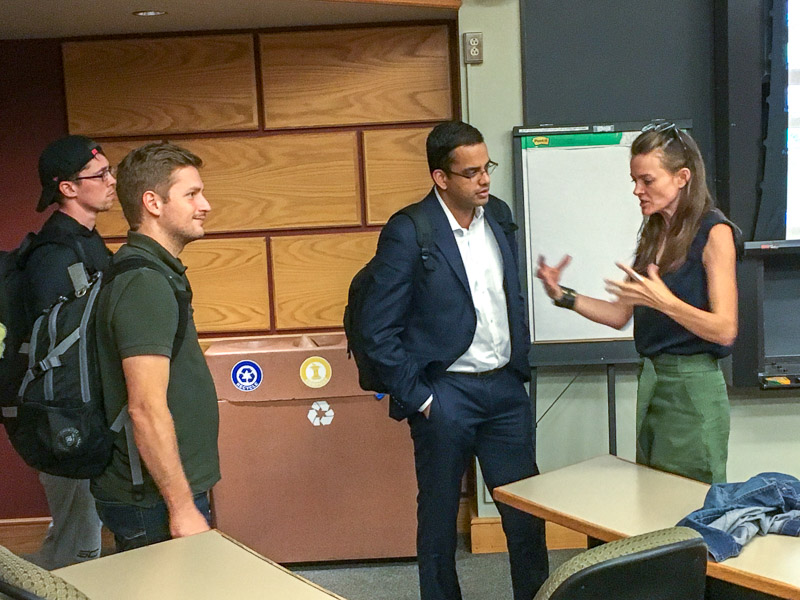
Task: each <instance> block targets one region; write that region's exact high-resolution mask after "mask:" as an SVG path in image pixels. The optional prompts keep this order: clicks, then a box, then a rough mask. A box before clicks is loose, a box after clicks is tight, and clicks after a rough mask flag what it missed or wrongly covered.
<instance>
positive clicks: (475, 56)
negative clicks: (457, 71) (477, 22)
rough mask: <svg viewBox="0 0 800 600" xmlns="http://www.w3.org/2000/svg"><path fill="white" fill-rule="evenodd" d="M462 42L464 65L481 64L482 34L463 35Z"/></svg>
mask: <svg viewBox="0 0 800 600" xmlns="http://www.w3.org/2000/svg"><path fill="white" fill-rule="evenodd" d="M463 40H464V64H467V65H479V64H481V63H482V62H483V34H482V33H477V32H473V33H465V34H464V35H463Z"/></svg>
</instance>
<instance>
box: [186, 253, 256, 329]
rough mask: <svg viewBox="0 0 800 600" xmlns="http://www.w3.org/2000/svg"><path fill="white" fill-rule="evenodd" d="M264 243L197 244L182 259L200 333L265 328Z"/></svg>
mask: <svg viewBox="0 0 800 600" xmlns="http://www.w3.org/2000/svg"><path fill="white" fill-rule="evenodd" d="M266 249H267V248H266V242H265V241H264V239H263V238H238V239H230V240H198V241H196V242H192V243H191V244H189V245H188V246H186V249H185V250H184V251H183V253H182V254H181V260H182V261H183V264H185V265H186V266H187V268H188V271H187V275H188V276H189V281H190V282H191V284H192V290H193V291H194V298H193V299H192V306H193V307H194V320H195V323H196V324H197V330H198V331H200V332H212V331H248V330H259V329H269V326H270V321H269V288H268V286H267V254H266Z"/></svg>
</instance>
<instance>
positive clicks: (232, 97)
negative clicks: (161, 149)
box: [62, 34, 258, 136]
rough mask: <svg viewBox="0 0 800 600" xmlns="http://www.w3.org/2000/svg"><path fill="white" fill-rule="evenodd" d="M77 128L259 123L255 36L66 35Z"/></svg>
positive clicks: (226, 127)
mask: <svg viewBox="0 0 800 600" xmlns="http://www.w3.org/2000/svg"><path fill="white" fill-rule="evenodd" d="M62 50H63V56H64V82H65V89H66V96H67V115H68V119H69V130H70V133H83V134H86V135H92V136H121V135H125V136H130V135H149V134H153V133H158V134H164V133H178V132H188V131H231V130H236V131H240V130H247V129H257V128H258V108H257V101H256V99H257V92H256V70H255V69H256V67H255V57H254V56H255V55H254V51H253V50H254V48H253V36H251V35H249V34H240V35H207V36H196V37H176V38H152V39H127V40H104V41H87V42H65V43H64V45H63V47H62Z"/></svg>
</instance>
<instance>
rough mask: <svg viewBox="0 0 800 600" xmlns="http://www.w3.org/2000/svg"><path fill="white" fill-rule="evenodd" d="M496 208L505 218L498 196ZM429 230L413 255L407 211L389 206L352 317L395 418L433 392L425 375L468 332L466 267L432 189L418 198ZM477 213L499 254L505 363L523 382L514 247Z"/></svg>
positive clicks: (449, 359)
mask: <svg viewBox="0 0 800 600" xmlns="http://www.w3.org/2000/svg"><path fill="white" fill-rule="evenodd" d="M489 202H491V203H498V205H497V208H496V209H495V210H496V212H497V214H501V215H503V219H502V220H503V221H506V222H508V223H510V222H511V211H510V209H509V208H508V206H507V205H506V204H505V203H504V202H503V201H502V200H500V199H498V198H495V197H494V196H490V198H489ZM420 204H421V206H422V207H423V210H424V212H425V214H427V216H428V218H429V220H430V223H431V228H432V230H433V240H434V244H433V247H431V248H430V253H431V256H430V258H429V259H428V260H426V261H425V264H424V265H423V261H422V259H421V253H420V247H419V245H418V243H417V237H416V230H415V227H414V223H413V221H412V220H411V218H410V217H409V216H407V215H405V214H402V213H396V214H395V215H393V216H392V218H391V219H389V222H388V223H387V224H386V226H385V227H384V228H383V231H382V232H381V236H380V239H379V241H378V250H377V253H376V255H375V259H374V263H375V264H374V267H373V268H372V277H374V283H373V284H371V289H372V290H374V292H373V293H372V294H371V295H370V298H369V301H368V302H365V303H364V313H363V316H364V319H363V321H362V323H361V324H360V327H361V329H362V334H363V336H364V340H365V342H366V346H365V351H366V353H367V355H369V356H370V357H371V358H372V359H373V360H375V361H376V362H377V363H378V365H379V370H380V375H381V378H382V379H383V381H384V382H385V383H386V384H387V385H388V387H389V390H390V392H389V393H390V395H391V404H390V407H389V414H390V416H391V417H393V418H395V419H397V420H402V419H404V418H406V417H409V416H411V415H413V414H414V413H416V412H417V411H418V410H419V407H420V406H422V404H423V403H424V402H425V400H427V398H428V397H429V396H430V395H431V394H432V393H433V390H432V388H431V381H433V380H434V379H435V378H436V377H437V376H438V375H440V374H441V373H443V372H444V371H445V370H446V369H447V368H448V367H449V366H450V365H451V364H453V362H455V360H456V359H457V358H458V357H459V356H461V355H462V354H464V352H466V350H467V349H468V348H469V346H470V344H471V343H472V338H473V337H474V335H475V327H476V324H477V318H476V315H475V305H474V303H473V301H472V295H471V293H470V290H469V283H468V281H467V273H466V271H465V269H464V264H463V262H462V259H461V254H460V253H459V250H458V245H457V244H456V239H455V236H454V235H453V231H452V229H451V227H450V222H449V221H448V219H447V216H446V215H445V213H444V210H442V207H441V205H440V204H439V201H438V199H437V198H436V195H435V194H434V192H433V190H431V192H430V193H429V194H428V195H427V196H426V197H425V198H424V199H423V200H422V201H421V202H420ZM490 213H491V211H489V210H487V211H485V212H484V216H485V218H486V222H487V224H488V225H489V226H490V227H491V229H492V232H493V233H494V236H495V239H496V240H497V245H498V246H499V248H500V254H501V256H502V259H503V284H504V288H505V292H506V301H507V306H508V324H509V331H510V334H511V360H510V362H509V364H508V367H507V368H510V369H513V371H514V372H515V373H516V374H517V375H518V376H519V377H520V379H521V380H523V381H528V380H529V379H530V367H529V365H528V351H529V349H530V336H529V333H528V325H527V311H526V308H525V300H524V298H523V296H522V291H521V289H520V283H519V272H518V266H517V264H518V263H517V246H516V241H515V237H514V234H513V232H505V231H504V230H503V228H502V227H501V226H500V225H499V224H498V222H497V221H496V220H495V219H494V218H492V215H491V214H490Z"/></svg>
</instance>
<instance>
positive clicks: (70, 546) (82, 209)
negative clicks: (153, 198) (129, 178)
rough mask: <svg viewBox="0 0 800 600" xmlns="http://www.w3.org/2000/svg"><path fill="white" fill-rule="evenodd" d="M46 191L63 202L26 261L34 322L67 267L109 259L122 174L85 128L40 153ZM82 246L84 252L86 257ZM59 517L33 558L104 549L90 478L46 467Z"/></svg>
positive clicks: (51, 564)
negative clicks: (104, 220)
mask: <svg viewBox="0 0 800 600" xmlns="http://www.w3.org/2000/svg"><path fill="white" fill-rule="evenodd" d="M39 179H40V181H41V183H42V195H41V197H40V198H39V203H38V205H37V206H36V210H37V211H38V212H42V211H44V210H46V209H47V207H48V206H50V205H51V204H57V205H58V208H57V209H56V210H55V211H54V212H53V214H51V215H50V217H49V218H48V219H47V221H46V222H45V224H44V225H43V226H42V229H41V230H40V231H39V233H38V234H37V241H36V242H35V244H34V248H33V250H32V251H31V252H30V254H29V256H28V257H27V260H26V263H25V283H26V287H27V292H28V293H27V295H26V298H27V306H26V309H27V310H26V312H27V313H28V317H29V319H30V325H31V326H32V325H33V321H34V320H35V319H36V317H37V316H38V315H40V314H41V313H42V312H43V311H44V310H45V309H46V308H48V307H49V306H51V305H52V304H53V303H54V302H55V301H56V300H57V299H58V297H59V296H61V295H66V294H68V293H69V292H70V291H72V289H73V286H72V282H71V279H70V277H69V274H68V271H67V268H68V267H69V266H70V265H72V264H74V263H78V262H81V260H82V259H83V260H84V266H85V267H86V270H87V271H88V273H89V274H91V273H94V272H96V271H102V270H103V269H105V268H107V266H108V265H109V260H110V256H111V253H110V252H109V251H108V249H107V248H106V246H105V243H104V242H103V238H101V237H100V234H98V233H97V230H96V229H95V222H96V220H97V215H98V214H99V213H101V212H105V211H107V210H108V209H110V208H111V205H112V204H113V202H114V199H115V198H116V185H117V180H116V179H115V178H114V171H113V170H112V169H111V167H110V165H109V163H108V159H107V158H106V157H105V156H104V155H103V151H102V149H101V148H100V145H99V144H97V143H96V142H94V141H92V140H90V139H89V138H87V137H84V136H82V135H70V136H67V137H64V138H61V139H59V140H56V141H55V142H53V143H52V144H50V145H49V146H47V148H45V149H44V151H43V152H42V154H41V156H40V157H39ZM79 252H80V253H81V254H82V255H83V257H81V256H79ZM39 480H40V481H41V482H42V486H44V490H45V495H46V496H47V504H48V506H49V508H50V514H51V515H52V517H53V522H52V524H51V525H50V527H49V529H48V531H47V537H46V538H45V540H44V542H43V543H42V547H41V548H40V549H39V551H38V552H37V553H36V554H34V555H32V556H31V557H30V558H31V560H33V561H34V562H35V563H37V564H39V565H40V566H42V567H44V568H46V569H57V568H60V567H64V566H67V565H70V564H73V563H76V562H80V561H84V560H88V559H90V558H96V557H97V556H99V555H100V527H101V523H100V518H99V517H98V516H97V510H96V509H95V505H94V499H93V498H92V495H91V493H90V491H89V481H88V480H78V479H67V478H65V477H56V476H54V475H48V474H46V473H40V474H39Z"/></svg>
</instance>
